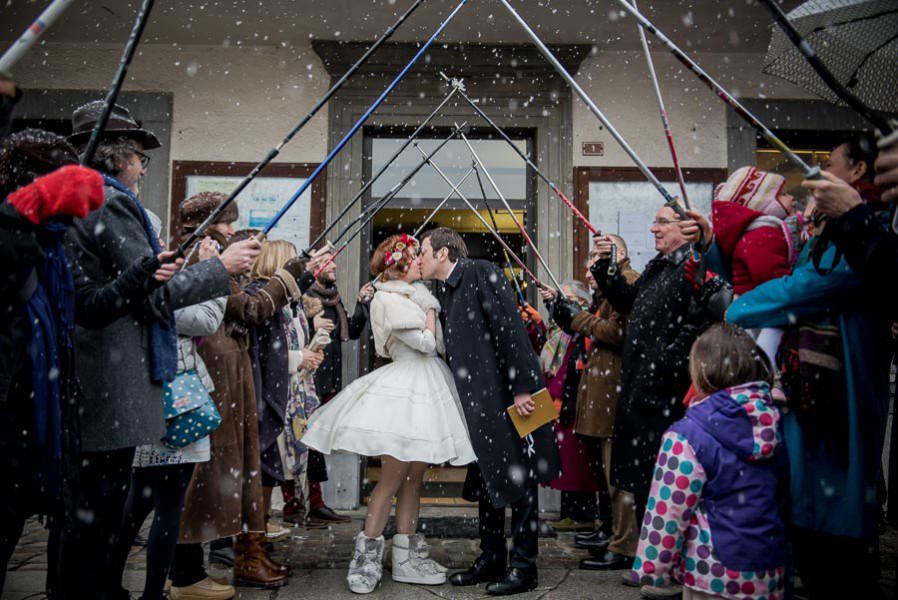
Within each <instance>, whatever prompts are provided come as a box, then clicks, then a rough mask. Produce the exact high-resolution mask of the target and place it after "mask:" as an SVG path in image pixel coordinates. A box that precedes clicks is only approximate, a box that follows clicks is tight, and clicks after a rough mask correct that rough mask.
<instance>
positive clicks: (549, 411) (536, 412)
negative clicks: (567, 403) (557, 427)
mask: <svg viewBox="0 0 898 600" xmlns="http://www.w3.org/2000/svg"><path fill="white" fill-rule="evenodd" d="M531 397H532V398H533V402H534V404H536V407H535V408H534V409H533V412H532V413H530V414H529V415H528V416H526V417H522V416H521V415H519V414H518V411H517V410H515V407H514V404H512V405H511V406H509V407H508V415H509V416H510V417H511V422H512V423H514V428H515V429H517V430H518V434H519V435H520V436H521V437H527V436H528V435H530V434H531V433H533V432H534V431H536V430H537V429H539V428H540V427H542V426H543V425H545V424H546V423H551V422H552V421H554V420H556V419H557V418H558V411H557V410H555V403H554V402H552V396H550V395H549V390H547V389H546V388H543V389H541V390H540V391H538V392H536V393H534V394H532V395H531Z"/></svg>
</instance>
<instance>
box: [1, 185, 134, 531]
mask: <svg viewBox="0 0 898 600" xmlns="http://www.w3.org/2000/svg"><path fill="white" fill-rule="evenodd" d="M41 231H42V229H41V227H39V226H36V225H34V224H32V223H31V222H30V221H28V220H26V219H24V218H23V217H22V216H21V215H20V214H19V212H18V211H17V210H16V209H15V208H13V207H12V206H11V205H10V204H8V203H6V202H3V203H2V204H0V264H3V265H4V268H3V270H2V273H0V315H2V317H0V456H3V457H4V459H5V462H4V463H3V464H4V468H3V472H4V473H5V475H4V476H5V477H6V478H7V480H8V481H9V482H10V484H11V485H13V486H15V487H17V488H19V489H21V490H24V491H23V492H22V495H17V497H16V498H9V499H8V500H9V501H10V502H11V503H16V502H17V501H20V500H23V499H25V498H27V500H26V502H27V505H26V506H23V507H22V510H24V511H25V512H26V513H27V512H29V511H32V512H44V513H47V512H51V511H54V510H57V509H58V508H59V505H58V504H57V503H56V501H57V499H56V498H52V497H49V496H48V495H47V494H46V492H47V491H46V490H43V489H37V488H34V487H33V486H32V484H33V483H35V481H36V480H35V477H34V475H35V472H36V470H37V469H38V468H39V465H38V464H37V462H36V460H35V459H36V457H37V456H38V454H37V452H36V451H35V449H36V446H37V441H36V440H35V439H34V430H35V428H34V406H33V400H32V389H33V388H32V380H31V360H30V359H29V356H28V347H29V343H30V339H31V327H30V325H29V324H28V321H27V317H26V309H25V305H26V302H27V300H28V298H26V297H25V295H24V293H23V292H22V290H24V289H26V287H28V284H27V283H26V282H28V280H29V277H30V275H31V273H32V272H33V271H35V269H39V268H40V267H41V265H42V264H43V261H44V257H45V254H44V251H43V249H42V245H41V244H42V241H41V240H42V237H41V235H42V234H41ZM149 274H150V270H148V266H147V263H143V262H136V263H135V264H133V265H132V266H131V267H130V268H128V269H126V270H125V271H124V272H123V273H122V274H121V275H120V276H119V277H118V278H117V279H116V280H114V281H113V282H111V283H110V284H108V285H106V286H95V287H94V288H93V290H92V293H89V294H85V295H84V297H83V298H81V299H80V300H81V301H80V302H79V301H78V300H77V299H76V302H75V305H76V307H75V319H76V321H79V322H90V323H93V324H95V325H96V326H99V327H102V326H104V325H105V324H108V323H110V322H112V321H114V320H115V319H117V318H119V317H120V316H121V315H122V314H124V312H123V311H126V310H127V306H126V305H125V303H124V301H123V298H135V297H139V295H140V294H142V293H144V290H145V286H146V285H147V282H148V281H149ZM123 305H125V306H124V308H123ZM74 360H75V358H74V354H73V353H72V352H71V351H70V350H69V349H65V348H60V366H61V367H62V372H61V373H60V374H59V378H60V382H61V383H60V395H61V398H62V405H61V406H60V407H59V410H60V418H61V423H62V440H61V448H62V464H61V468H62V477H63V480H64V481H65V482H66V484H65V485H64V493H67V492H68V491H70V490H72V489H74V486H75V483H74V482H75V479H76V478H77V471H78V464H79V462H80V458H79V457H80V431H79V430H80V426H79V418H78V412H79V408H80V395H79V394H78V388H77V386H76V384H75V381H74V378H73V377H72V376H71V375H72V365H73V361H74ZM29 488H33V489H29ZM66 501H67V503H69V502H70V501H71V497H70V496H67V497H66ZM70 509H71V505H70V504H69V505H67V506H66V507H65V510H70Z"/></svg>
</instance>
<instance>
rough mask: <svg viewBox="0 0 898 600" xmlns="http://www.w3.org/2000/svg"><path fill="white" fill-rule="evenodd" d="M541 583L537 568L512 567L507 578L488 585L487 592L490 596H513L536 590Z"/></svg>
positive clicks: (506, 575)
mask: <svg viewBox="0 0 898 600" xmlns="http://www.w3.org/2000/svg"><path fill="white" fill-rule="evenodd" d="M538 585H539V578H538V577H537V575H536V569H532V570H531V569H527V570H525V569H518V568H517V567H512V568H510V569H508V572H507V573H506V574H505V579H503V580H502V581H497V582H495V583H491V584H489V585H487V586H486V593H487V594H489V595H490V596H511V595H512V594H522V593H524V592H529V591H530V590H535V589H536V586H538Z"/></svg>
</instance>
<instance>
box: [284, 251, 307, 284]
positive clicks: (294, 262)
mask: <svg viewBox="0 0 898 600" xmlns="http://www.w3.org/2000/svg"><path fill="white" fill-rule="evenodd" d="M308 262H309V259H308V258H306V257H304V256H297V257H295V258H291V259H290V260H288V261H287V262H286V263H284V270H285V271H287V272H288V273H290V274H291V275H293V279H295V280H296V281H299V279H300V277H302V274H303V273H305V272H306V265H307V264H308Z"/></svg>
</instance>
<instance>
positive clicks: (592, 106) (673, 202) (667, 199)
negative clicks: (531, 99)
mask: <svg viewBox="0 0 898 600" xmlns="http://www.w3.org/2000/svg"><path fill="white" fill-rule="evenodd" d="M500 1H501V2H502V4H503V5H504V6H505V8H507V9H508V12H510V13H511V15H512V17H514V18H515V20H516V21H517V22H518V24H519V25H520V26H521V28H523V30H524V32H525V33H526V34H527V36H528V37H529V38H530V40H531V41H532V42H533V44H534V45H535V46H536V47H537V48H538V49H539V51H540V52H541V53H542V55H543V56H544V57H545V58H546V60H547V61H549V63H550V64H551V65H552V66H553V67H554V68H555V70H556V71H557V72H558V74H559V75H561V77H562V78H563V79H564V80H565V81H567V83H568V85H570V86H571V88H572V89H573V90H574V91H575V92H577V95H578V96H580V99H581V100H582V101H583V103H584V104H586V107H587V108H588V109H589V111H590V112H591V113H592V114H593V115H595V116H596V118H598V119H599V121H601V122H602V124H603V125H604V126H605V129H607V130H608V132H609V133H610V134H611V136H612V137H613V138H614V139H615V141H617V143H618V144H619V145H620V147H621V148H622V149H623V151H624V152H626V153H627V155H628V156H629V157H630V159H631V160H632V161H633V162H634V163H635V164H636V166H637V167H638V168H639V170H640V171H642V174H643V175H644V176H645V178H646V179H648V180H649V182H650V183H651V184H652V185H654V186H655V189H657V190H658V193H659V194H661V197H662V198H664V204H665V206H668V207H670V208H671V209H672V210H673V211H675V212H676V213H677V214H678V215H679V216H680V218H681V219H688V218H689V216H688V215H687V214H686V211H685V210H684V209H683V207H682V206H680V204H679V203H678V202H677V199H676V198H674V197H673V196H672V195H671V194H670V192H668V191H667V190H666V189H665V188H664V186H663V185H661V181H660V180H659V179H658V178H657V177H656V176H655V174H654V173H652V171H651V169H649V167H648V165H646V164H645V162H644V161H643V160H642V159H641V158H639V155H638V154H636V151H635V150H633V148H632V147H630V144H628V143H627V140H625V139H624V136H622V135H621V134H620V132H618V130H617V129H616V128H615V127H614V125H613V124H612V123H611V121H609V120H608V117H606V116H605V113H603V112H602V111H601V110H600V109H599V107H598V106H596V103H595V102H593V100H592V98H590V97H589V94H587V93H586V91H585V90H584V89H583V88H582V87H580V84H579V83H577V80H576V79H574V77H573V75H571V74H570V73H569V72H568V71H567V69H565V68H564V65H562V64H561V62H560V61H559V60H558V58H557V57H556V56H555V55H554V54H553V53H552V51H551V50H549V47H548V46H546V45H545V44H544V43H543V41H542V40H541V39H540V38H539V36H538V35H536V32H535V31H533V29H531V28H530V25H528V24H527V22H526V21H525V20H524V19H523V17H521V15H520V14H518V12H517V11H516V10H515V9H514V7H513V6H512V5H511V4H509V3H508V0H500Z"/></svg>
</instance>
